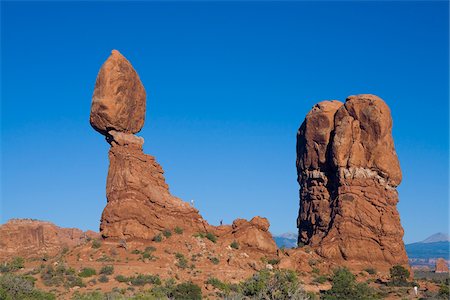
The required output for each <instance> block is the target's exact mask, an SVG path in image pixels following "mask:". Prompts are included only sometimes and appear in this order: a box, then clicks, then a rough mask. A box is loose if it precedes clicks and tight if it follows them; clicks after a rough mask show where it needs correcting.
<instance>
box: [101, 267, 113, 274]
mask: <svg viewBox="0 0 450 300" xmlns="http://www.w3.org/2000/svg"><path fill="white" fill-rule="evenodd" d="M113 273H114V266H103V267H102V268H101V269H100V274H103V275H112V274H113Z"/></svg>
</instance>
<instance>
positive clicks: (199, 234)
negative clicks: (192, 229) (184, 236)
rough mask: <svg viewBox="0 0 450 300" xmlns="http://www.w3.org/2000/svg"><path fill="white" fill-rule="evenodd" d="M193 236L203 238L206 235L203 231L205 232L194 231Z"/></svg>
mask: <svg viewBox="0 0 450 300" xmlns="http://www.w3.org/2000/svg"><path fill="white" fill-rule="evenodd" d="M192 236H193V237H197V238H201V239H203V238H205V237H206V235H205V233H203V232H197V233H194V234H193V235H192Z"/></svg>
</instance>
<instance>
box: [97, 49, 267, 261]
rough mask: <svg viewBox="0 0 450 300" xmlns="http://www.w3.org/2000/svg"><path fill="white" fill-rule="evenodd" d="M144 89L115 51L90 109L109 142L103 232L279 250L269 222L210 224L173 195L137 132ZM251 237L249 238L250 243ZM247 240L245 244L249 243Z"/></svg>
mask: <svg viewBox="0 0 450 300" xmlns="http://www.w3.org/2000/svg"><path fill="white" fill-rule="evenodd" d="M144 114H145V91H144V88H143V86H142V83H141V82H140V79H139V76H138V75H137V73H136V71H135V70H134V69H133V67H132V66H131V64H130V63H129V62H128V61H127V60H126V59H125V58H124V57H123V56H122V55H121V54H120V53H119V52H118V51H116V50H113V52H112V54H111V56H110V57H109V58H108V60H107V61H106V62H105V64H104V65H103V66H102V68H101V69H100V72H99V75H98V78H97V83H96V86H95V91H94V95H93V97H92V107H91V118H90V121H91V125H92V127H94V129H96V130H97V131H99V132H100V133H102V134H104V135H105V136H106V139H107V141H108V142H109V143H110V145H111V148H110V150H109V161H110V165H109V171H108V178H107V184H106V197H107V205H106V207H105V209H104V211H103V214H102V218H101V224H100V232H101V234H102V236H103V237H104V238H107V239H116V240H136V239H142V240H151V239H152V238H153V237H155V235H157V234H159V233H161V231H163V230H165V229H169V230H173V229H174V228H176V227H180V228H183V230H184V231H186V232H188V233H191V234H192V233H196V232H210V233H213V234H215V235H217V236H222V237H223V241H222V242H227V243H229V241H233V240H239V241H242V244H243V246H244V247H249V248H252V249H254V250H258V251H269V252H270V253H274V252H276V245H275V242H274V241H273V239H272V236H271V234H270V233H269V232H268V228H269V222H268V221H267V220H266V219H263V218H258V217H256V218H254V219H252V220H251V221H250V222H247V221H245V220H239V221H236V222H235V223H234V224H233V226H219V227H214V226H211V225H209V224H208V223H207V222H206V221H205V220H204V219H203V218H202V217H201V216H200V214H199V212H198V210H197V209H195V208H194V207H192V206H191V205H189V204H188V203H186V202H184V201H182V200H180V199H179V198H177V197H174V196H172V195H171V194H170V192H169V187H168V185H167V184H166V182H165V179H164V176H163V173H164V172H163V169H162V168H161V166H160V165H159V164H158V163H157V162H156V160H155V158H154V157H152V156H150V155H147V154H144V153H143V150H142V145H143V143H144V139H143V138H141V137H137V136H135V135H134V134H133V133H135V132H137V131H139V130H140V129H141V128H142V126H143V123H144ZM247 238H248V239H247ZM244 240H245V241H244Z"/></svg>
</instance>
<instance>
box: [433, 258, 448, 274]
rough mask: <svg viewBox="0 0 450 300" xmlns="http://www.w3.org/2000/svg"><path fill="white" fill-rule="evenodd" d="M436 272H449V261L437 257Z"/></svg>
mask: <svg viewBox="0 0 450 300" xmlns="http://www.w3.org/2000/svg"><path fill="white" fill-rule="evenodd" d="M434 272H435V273H448V264H447V261H446V260H445V259H443V258H438V259H436V267H435V269H434Z"/></svg>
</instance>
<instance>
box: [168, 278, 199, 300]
mask: <svg viewBox="0 0 450 300" xmlns="http://www.w3.org/2000/svg"><path fill="white" fill-rule="evenodd" d="M172 297H173V298H174V299H183V300H201V299H202V290H201V289H200V287H199V286H198V285H196V284H194V283H192V282H184V283H180V284H178V285H176V286H175V288H174V290H173V292H172Z"/></svg>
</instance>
